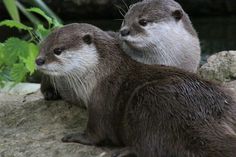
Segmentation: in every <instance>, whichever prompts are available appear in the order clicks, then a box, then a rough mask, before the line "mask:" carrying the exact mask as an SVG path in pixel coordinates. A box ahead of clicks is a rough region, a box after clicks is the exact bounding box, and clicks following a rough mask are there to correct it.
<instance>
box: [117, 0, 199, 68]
mask: <svg viewBox="0 0 236 157" xmlns="http://www.w3.org/2000/svg"><path fill="white" fill-rule="evenodd" d="M120 41H121V47H122V48H123V50H124V51H125V52H126V53H127V54H128V55H129V56H131V57H132V58H133V59H134V60H136V61H138V62H141V63H144V64H163V65H168V66H175V67H178V68H181V69H184V70H187V71H190V72H196V71H197V68H198V66H199V62H200V54H201V50H200V44H199V39H198V35H197V33H196V31H195V30H194V28H193V26H192V24H191V21H190V19H189V17H188V15H187V14H186V13H185V12H184V10H183V9H182V7H181V6H180V5H179V4H178V3H177V2H175V1H174V0H144V1H142V2H138V3H136V4H134V5H132V6H131V7H130V9H129V11H128V12H127V14H126V15H125V17H124V21H123V23H122V26H121V30H120Z"/></svg>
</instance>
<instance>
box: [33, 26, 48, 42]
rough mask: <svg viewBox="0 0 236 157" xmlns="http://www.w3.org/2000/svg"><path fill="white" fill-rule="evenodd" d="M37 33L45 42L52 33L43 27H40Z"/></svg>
mask: <svg viewBox="0 0 236 157" xmlns="http://www.w3.org/2000/svg"><path fill="white" fill-rule="evenodd" d="M35 33H36V35H37V36H38V37H39V38H40V39H41V40H43V39H45V38H46V37H47V36H48V35H49V33H51V31H50V30H49V29H46V28H45V27H44V26H43V25H38V27H37V29H36V30H35Z"/></svg>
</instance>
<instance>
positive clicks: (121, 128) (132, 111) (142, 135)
mask: <svg viewBox="0 0 236 157" xmlns="http://www.w3.org/2000/svg"><path fill="white" fill-rule="evenodd" d="M55 34H61V36H58V37H56V36H55ZM84 34H90V35H91V37H92V43H93V44H95V46H96V49H97V51H98V54H99V64H98V65H97V68H96V71H95V75H94V77H95V78H96V80H97V82H98V83H97V85H96V86H95V87H94V89H93V92H92V94H91V95H90V98H89V101H88V116H89V118H88V124H87V128H86V130H85V132H84V133H83V134H72V135H67V136H65V137H64V138H63V139H62V140H63V141H64V142H78V143H82V144H88V145H99V144H101V143H103V142H104V141H109V142H111V143H112V144H114V145H118V146H123V147H125V149H122V150H121V151H119V152H118V153H115V154H114V156H116V157H124V156H137V157H234V156H235V154H236V135H235V132H236V121H235V120H236V119H235V112H236V110H235V109H236V106H235V105H236V104H235V101H234V100H233V99H232V98H231V97H230V94H228V92H226V91H225V90H224V89H223V88H222V87H221V86H219V85H216V84H213V83H211V82H209V81H205V80H203V79H201V78H199V77H198V76H196V75H195V74H192V73H188V72H184V71H182V70H178V69H175V68H172V67H166V66H160V65H144V64H141V63H138V62H135V61H134V60H132V59H131V58H130V57H128V56H127V55H126V54H125V53H124V52H123V51H121V50H120V48H119V46H118V44H117V41H116V39H113V38H112V37H110V36H109V35H108V34H107V33H106V32H103V31H102V30H100V29H98V28H96V27H94V26H91V25H88V24H72V25H67V26H65V27H64V28H61V29H59V30H56V31H55V32H54V33H52V34H51V35H50V36H49V38H48V39H46V41H45V42H44V44H43V45H42V49H41V54H40V56H47V55H48V56H50V54H51V52H50V51H48V50H50V49H51V47H54V46H58V44H59V43H64V44H65V45H64V46H67V44H72V45H73V43H77V45H76V47H77V48H79V47H80V46H81V44H86V43H84V42H83V40H82V38H83V36H84ZM65 37H66V39H65ZM67 37H68V38H67ZM64 39H65V40H67V42H63V40H64ZM68 42H69V43H68ZM71 48H75V47H71ZM45 54H46V55H45ZM78 55H80V54H78ZM46 60H47V58H46ZM89 72H91V70H89ZM89 72H88V73H89ZM60 86H63V81H62V84H60ZM78 90H80V89H78ZM58 92H59V93H60V94H62V95H63V92H64V91H58Z"/></svg>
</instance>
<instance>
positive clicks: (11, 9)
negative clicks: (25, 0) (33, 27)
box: [3, 0, 20, 22]
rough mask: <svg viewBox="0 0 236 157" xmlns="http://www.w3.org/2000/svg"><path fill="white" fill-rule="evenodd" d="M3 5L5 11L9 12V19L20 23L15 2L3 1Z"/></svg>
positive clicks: (13, 0)
mask: <svg viewBox="0 0 236 157" xmlns="http://www.w3.org/2000/svg"><path fill="white" fill-rule="evenodd" d="M3 3H4V5H5V6H6V8H7V11H8V12H9V14H10V16H11V18H12V19H13V20H15V21H18V22H20V16H19V12H18V9H17V6H16V1H15V0H3Z"/></svg>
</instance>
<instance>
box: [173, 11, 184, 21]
mask: <svg viewBox="0 0 236 157" xmlns="http://www.w3.org/2000/svg"><path fill="white" fill-rule="evenodd" d="M183 15H184V13H183V11H182V10H175V11H173V12H172V16H173V17H174V18H175V19H176V20H180V19H182V17H183Z"/></svg>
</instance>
